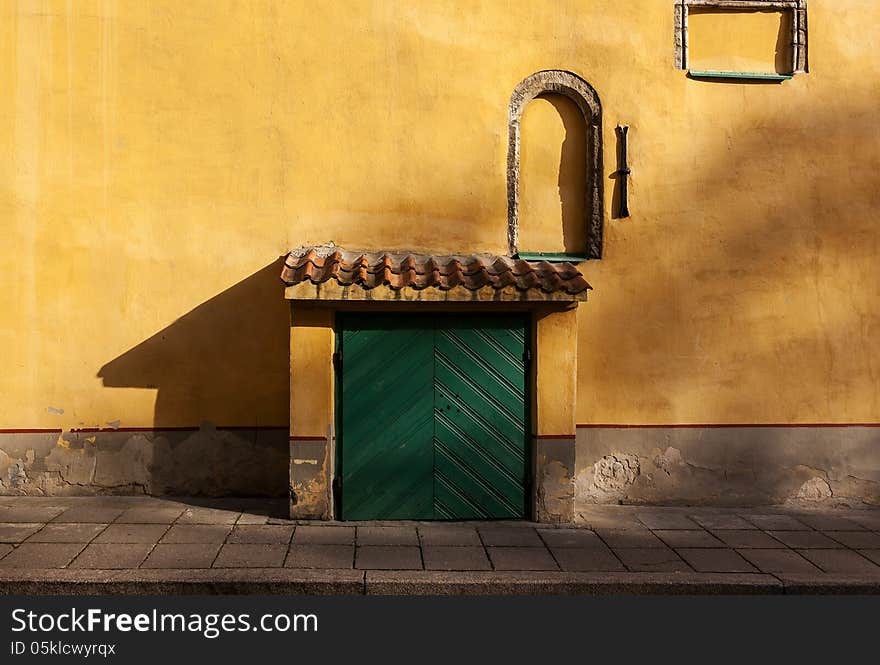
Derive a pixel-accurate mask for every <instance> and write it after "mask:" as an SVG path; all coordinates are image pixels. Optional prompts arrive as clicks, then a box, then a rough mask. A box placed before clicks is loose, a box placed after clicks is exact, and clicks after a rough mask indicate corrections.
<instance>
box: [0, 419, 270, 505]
mask: <svg viewBox="0 0 880 665" xmlns="http://www.w3.org/2000/svg"><path fill="white" fill-rule="evenodd" d="M287 453H288V451H287V430H286V429H267V430H263V429H258V430H246V429H244V430H241V429H236V430H224V429H217V428H216V427H214V426H213V425H212V424H210V423H204V424H203V425H202V426H201V427H200V428H198V429H194V430H193V429H189V430H185V431H178V430H164V431H163V430H160V431H144V432H59V433H18V434H4V435H0V494H38V495H51V494H57V495H89V494H153V495H156V494H178V495H184V496H199V495H207V496H227V495H234V496H286V494H287V457H288V454H287Z"/></svg>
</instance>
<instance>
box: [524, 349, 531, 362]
mask: <svg viewBox="0 0 880 665" xmlns="http://www.w3.org/2000/svg"><path fill="white" fill-rule="evenodd" d="M523 362H524V363H526V364H528V363H530V362H532V350H531V349H526V350H525V351H523Z"/></svg>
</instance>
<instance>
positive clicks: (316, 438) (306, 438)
mask: <svg viewBox="0 0 880 665" xmlns="http://www.w3.org/2000/svg"><path fill="white" fill-rule="evenodd" d="M290 440H291V441H326V440H327V437H326V436H293V435H291V436H290Z"/></svg>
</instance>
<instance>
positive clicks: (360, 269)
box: [281, 246, 591, 295]
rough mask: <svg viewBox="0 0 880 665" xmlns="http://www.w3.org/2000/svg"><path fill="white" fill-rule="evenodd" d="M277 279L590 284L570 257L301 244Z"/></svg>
mask: <svg viewBox="0 0 880 665" xmlns="http://www.w3.org/2000/svg"><path fill="white" fill-rule="evenodd" d="M281 279H282V280H283V281H284V282H285V283H286V284H287V285H288V286H292V285H295V284H300V283H301V282H305V281H310V282H311V283H313V284H321V283H322V282H327V281H329V280H335V281H337V282H338V283H339V284H340V285H342V286H360V287H362V288H364V289H372V288H375V287H377V286H383V285H384V286H388V287H390V288H391V289H394V290H397V289H401V288H404V287H410V288H413V289H416V290H419V289H427V288H432V287H433V288H438V289H441V290H448V289H454V288H456V287H459V286H463V287H465V288H467V289H469V290H471V291H476V290H478V289H482V288H484V287H486V286H491V287H492V288H495V289H503V288H506V287H509V286H514V287H516V288H517V289H518V290H520V291H528V290H529V289H540V290H541V291H543V292H545V293H555V292H560V291H561V292H564V293H567V294H569V295H577V294H579V293H582V292H584V291H586V290H588V289H590V288H591V287H590V285H589V284H587V282H586V280H585V279H584V277H583V275H581V273H580V272H579V271H578V269H577V268H576V267H575V266H574V265H572V264H571V263H549V262H548V261H525V260H523V259H515V258H511V257H509V256H491V255H484V254H471V255H456V256H434V255H429V254H417V253H408V252H350V251H346V250H344V249H341V248H339V247H335V246H330V247H302V248H299V249H295V250H293V251H291V252H290V254H288V256H287V259H286V260H285V262H284V269H283V270H282V272H281Z"/></svg>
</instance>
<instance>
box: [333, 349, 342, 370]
mask: <svg viewBox="0 0 880 665" xmlns="http://www.w3.org/2000/svg"><path fill="white" fill-rule="evenodd" d="M333 369H335V370H336V371H337V372H338V371H339V370H341V369H342V354H341V353H340V352H339V351H337V352H336V353H334V354H333Z"/></svg>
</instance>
